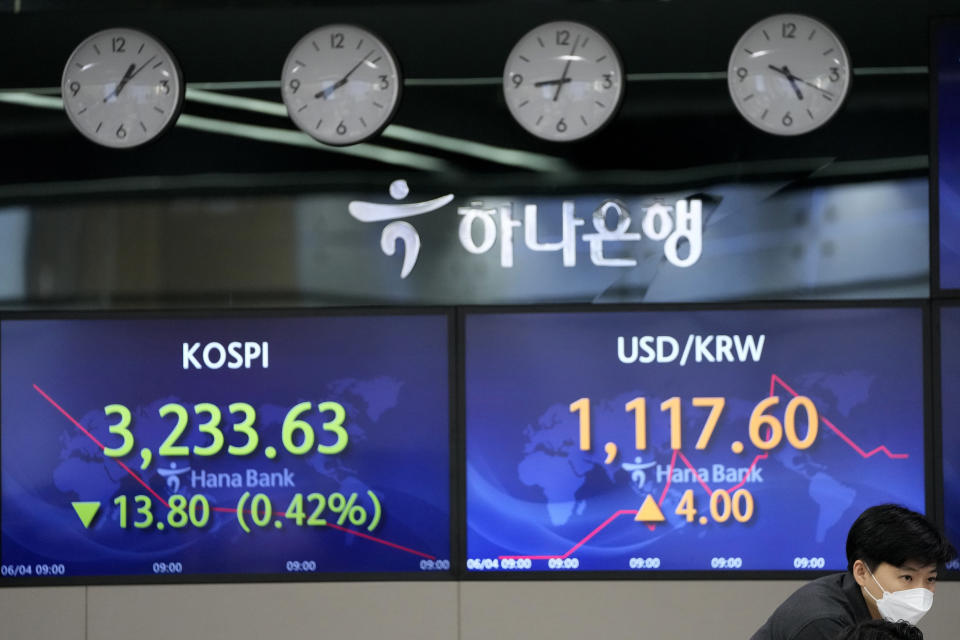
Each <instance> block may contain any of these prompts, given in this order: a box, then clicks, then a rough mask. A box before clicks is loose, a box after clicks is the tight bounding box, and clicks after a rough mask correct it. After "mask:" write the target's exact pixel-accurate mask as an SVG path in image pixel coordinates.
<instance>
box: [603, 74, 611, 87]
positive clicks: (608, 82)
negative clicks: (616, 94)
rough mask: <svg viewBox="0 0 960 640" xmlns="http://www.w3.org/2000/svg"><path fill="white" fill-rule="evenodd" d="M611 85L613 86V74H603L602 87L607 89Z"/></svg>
mask: <svg viewBox="0 0 960 640" xmlns="http://www.w3.org/2000/svg"><path fill="white" fill-rule="evenodd" d="M612 86H613V74H612V73H605V74H603V88H604V89H609V88H610V87H612Z"/></svg>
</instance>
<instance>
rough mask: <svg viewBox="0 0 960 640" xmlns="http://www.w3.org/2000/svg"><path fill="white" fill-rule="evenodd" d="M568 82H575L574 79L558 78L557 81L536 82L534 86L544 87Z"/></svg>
mask: <svg viewBox="0 0 960 640" xmlns="http://www.w3.org/2000/svg"><path fill="white" fill-rule="evenodd" d="M567 82H573V78H557V79H556V80H541V81H540V82H534V83H533V86H535V87H542V86H544V85H548V84H565V83H567Z"/></svg>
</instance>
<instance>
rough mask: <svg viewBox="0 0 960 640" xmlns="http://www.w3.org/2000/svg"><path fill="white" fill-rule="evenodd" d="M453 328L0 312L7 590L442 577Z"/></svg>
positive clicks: (397, 320) (444, 319) (0, 547)
mask: <svg viewBox="0 0 960 640" xmlns="http://www.w3.org/2000/svg"><path fill="white" fill-rule="evenodd" d="M449 323H450V318H449V316H448V314H447V313H431V312H427V311H423V312H417V313H403V312H396V313H391V314H361V313H357V314H350V313H346V312H345V313H343V314H338V315H333V314H329V315H307V314H301V315H296V314H287V315H279V314H268V315H263V314H260V315H254V314H248V315H227V316H223V317H200V316H183V315H181V316H178V317H146V316H120V317H117V316H112V317H84V318H53V317H46V318H35V317H25V316H16V315H7V316H3V317H2V318H0V436H2V438H0V454H2V457H0V465H2V466H0V470H2V476H0V482H2V485H0V489H2V512H0V529H2V540H0V556H2V557H0V560H2V562H0V566H2V572H3V573H2V577H3V580H4V581H8V582H9V581H28V582H37V581H40V582H43V581H48V582H53V581H57V580H60V581H84V580H86V579H88V578H96V577H102V580H104V581H110V578H111V577H114V580H118V581H124V580H127V581H129V580H134V579H136V580H141V579H144V578H146V579H147V581H149V580H150V579H154V578H153V576H166V578H157V579H165V580H177V579H180V578H181V577H183V579H199V578H197V576H207V577H213V578H216V576H222V578H221V579H225V578H226V577H227V576H253V578H248V579H255V578H256V577H257V576H260V577H264V576H273V578H272V579H277V578H282V577H283V576H286V577H289V578H290V579H296V577H300V578H301V579H303V578H309V577H324V576H350V575H357V574H361V575H367V576H373V575H377V574H384V575H387V576H389V575H390V574H395V573H396V574H404V575H406V574H411V573H421V572H438V571H439V572H449V569H450V562H449V560H450V527H451V521H450V462H449V458H450V404H449V403H450V400H449V380H450V362H449V359H448V352H449V348H448V336H449V335H450V333H449V332H450V329H449ZM191 576H192V577H193V578H190V577H191ZM295 576H296V577H295ZM94 581H96V580H94Z"/></svg>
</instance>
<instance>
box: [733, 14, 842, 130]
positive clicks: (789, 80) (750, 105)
mask: <svg viewBox="0 0 960 640" xmlns="http://www.w3.org/2000/svg"><path fill="white" fill-rule="evenodd" d="M727 84H728V85H729V87H730V97H731V98H732V99H733V103H734V104H735V105H736V107H737V109H738V110H739V111H740V113H741V114H742V115H743V117H744V118H746V119H747V122H749V123H750V124H752V125H754V126H755V127H757V128H759V129H762V130H763V131H766V132H768V133H773V134H776V135H782V136H792V135H799V134H802V133H807V132H808V131H813V130H814V129H816V128H817V127H820V126H822V125H823V124H825V123H826V122H827V121H828V120H830V118H832V117H833V116H834V115H835V114H836V113H837V111H838V110H839V109H840V106H841V105H842V104H843V101H844V98H846V96H847V92H848V91H849V89H850V58H849V56H848V55H847V50H846V48H845V47H844V46H843V43H842V42H841V41H840V38H838V37H837V35H836V34H835V33H834V32H833V31H832V30H830V28H829V27H827V26H826V25H825V24H823V23H822V22H819V21H817V20H814V19H813V18H810V17H807V16H803V15H796V14H783V15H776V16H771V17H769V18H767V19H765V20H761V21H760V22H758V23H757V24H755V25H753V26H752V27H750V28H749V29H748V30H747V32H746V33H744V34H743V36H742V37H741V38H740V41H739V42H737V46H736V47H734V49H733V53H732V54H731V55H730V64H729V66H728V68H727Z"/></svg>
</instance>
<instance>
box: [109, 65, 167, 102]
mask: <svg viewBox="0 0 960 640" xmlns="http://www.w3.org/2000/svg"><path fill="white" fill-rule="evenodd" d="M156 57H157V56H155V55H153V56H150V59H149V60H147V61H146V62H144V63H143V64H142V65H140V67H139V68H137V67H136V65H134V64H133V63H131V64H130V66H129V67H127V72H126V73H125V74H123V77H122V78H120V82H118V83H117V86H116V88H114V90H113V93H111V94H110V95H109V96H107V97H106V98H104V99H103V101H104V102H106V101H107V100H108V99H110V98H112V97H114V96H119V95H120V92H121V91H123V88H124V87H125V86H127V83H128V82H130V81H131V80H133V77H134V76H135V75H137V74H138V73H140V72H141V71H143V68H144V67H145V66H147V65H148V64H150V63H151V62H153V61H154V59H155V58H156ZM134 69H136V71H134Z"/></svg>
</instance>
